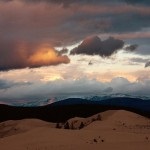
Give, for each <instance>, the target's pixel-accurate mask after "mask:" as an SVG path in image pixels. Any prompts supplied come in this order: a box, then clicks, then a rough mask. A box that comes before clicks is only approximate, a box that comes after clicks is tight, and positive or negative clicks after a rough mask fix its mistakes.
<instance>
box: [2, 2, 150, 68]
mask: <svg viewBox="0 0 150 150" xmlns="http://www.w3.org/2000/svg"><path fill="white" fill-rule="evenodd" d="M146 2H147V1H145V2H144V3H145V4H146ZM125 3H126V4H125ZM131 3H133V2H130V1H124V0H115V1H113V2H112V1H110V0H100V1H98V0H92V1H91V0H80V1H79V0H77V1H73V0H6V1H5V0H3V2H2V0H1V3H0V40H1V42H0V43H1V45H2V46H1V48H0V51H1V52H3V53H5V54H3V55H4V56H5V59H6V60H8V58H9V57H8V56H14V55H11V54H15V56H14V63H15V65H16V66H17V67H15V68H22V67H28V66H29V67H30V65H27V63H26V62H25V61H24V62H23V65H22V63H21V64H20V61H18V62H17V61H16V57H17V55H18V57H17V60H18V59H19V60H21V59H23V58H22V55H20V54H19V53H20V52H19V51H18V50H14V48H11V46H9V45H12V44H11V43H13V40H14V41H18V40H20V41H25V42H27V43H28V41H30V42H31V43H41V41H42V42H43V43H47V44H50V45H51V47H55V46H56V47H58V46H62V45H63V46H68V45H71V44H75V43H77V42H79V41H81V40H82V39H83V38H84V37H87V36H90V35H94V34H100V33H107V34H108V33H109V34H110V35H111V34H113V33H128V32H129V33H131V35H132V32H136V31H140V30H142V29H143V28H148V27H149V26H150V9H149V6H148V5H145V6H143V5H142V6H141V5H128V4H131ZM134 3H135V1H134ZM62 4H63V5H62ZM82 4H83V5H82ZM108 4H109V5H108ZM62 6H69V7H67V8H66V7H62ZM144 36H145V35H144ZM144 36H143V38H144ZM119 39H120V38H119ZM3 41H4V43H3ZM106 42H108V41H106ZM6 43H7V44H6ZM19 43H20V42H19ZM102 43H103V42H102ZM110 44H111V43H110ZM138 44H140V43H138ZM6 45H7V47H9V50H8V48H5V46H6ZM103 45H104V44H103ZM3 47H4V48H5V49H6V50H5V51H6V52H4V49H3ZM16 47H19V46H17V45H16ZM37 47H38V45H37ZM10 49H12V50H10ZM29 49H31V48H29ZM104 49H108V48H107V47H106V46H105V48H104ZM8 51H9V52H10V51H12V52H10V55H9V54H8ZM26 51H27V52H26V53H30V52H29V51H30V50H26ZM34 51H35V48H34ZM113 51H114V52H115V51H116V50H115V48H114V49H111V50H110V51H109V50H107V53H108V54H104V55H103V52H102V54H100V55H103V56H105V55H106V56H109V55H111V53H112V52H113ZM31 52H32V50H31ZM141 53H144V51H141ZM27 56H28V55H27ZM63 57H64V56H63ZM12 59H13V58H12ZM23 60H24V59H23ZM1 62H2V61H1ZM63 62H66V61H62V63H63ZM60 63H61V62H60ZM3 65H5V63H3ZM9 66H11V63H10V64H9ZM12 66H13V64H12ZM37 66H40V65H37ZM0 68H1V70H6V69H7V68H8V69H9V68H13V67H8V66H7V65H6V66H2V65H1V66H0ZM5 68H6V69H5Z"/></svg>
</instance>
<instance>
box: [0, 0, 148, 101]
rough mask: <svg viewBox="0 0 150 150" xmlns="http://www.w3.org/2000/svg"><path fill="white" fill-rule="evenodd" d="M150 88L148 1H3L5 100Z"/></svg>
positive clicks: (0, 49)
mask: <svg viewBox="0 0 150 150" xmlns="http://www.w3.org/2000/svg"><path fill="white" fill-rule="evenodd" d="M149 91H150V1H149V0H142V1H141V0H0V100H8V99H9V100H32V99H34V100H36V99H45V98H50V97H53V96H58V95H70V96H77V95H80V94H85V95H86V94H87V93H88V94H103V93H107V94H111V93H124V94H131V95H143V96H150V92H149Z"/></svg>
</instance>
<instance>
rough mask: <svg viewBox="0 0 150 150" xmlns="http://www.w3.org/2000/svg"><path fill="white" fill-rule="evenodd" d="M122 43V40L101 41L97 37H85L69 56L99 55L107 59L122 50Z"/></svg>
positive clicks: (109, 39)
mask: <svg viewBox="0 0 150 150" xmlns="http://www.w3.org/2000/svg"><path fill="white" fill-rule="evenodd" d="M123 46H124V42H123V41H122V40H118V39H114V38H113V37H109V38H108V39H106V40H104V41H101V39H100V38H99V37H98V36H92V37H87V38H86V39H85V40H83V42H82V43H81V44H80V45H79V46H78V47H76V48H74V49H73V50H72V51H71V53H70V54H72V55H75V54H85V55H100V56H102V57H109V56H111V55H112V54H114V53H116V52H117V51H118V50H119V49H121V48H123Z"/></svg>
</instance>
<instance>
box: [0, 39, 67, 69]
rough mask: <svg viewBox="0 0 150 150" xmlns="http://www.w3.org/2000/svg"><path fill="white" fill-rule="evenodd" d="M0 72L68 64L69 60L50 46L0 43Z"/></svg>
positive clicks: (28, 43) (14, 42) (20, 42)
mask: <svg viewBox="0 0 150 150" xmlns="http://www.w3.org/2000/svg"><path fill="white" fill-rule="evenodd" d="M0 45H1V47H0V53H1V55H0V71H6V70H11V69H20V68H27V67H28V68H36V67H42V66H50V65H58V64H62V63H65V64H67V63H69V62H70V59H69V58H68V57H67V56H66V55H61V54H58V53H59V52H58V51H57V50H55V49H54V48H52V47H50V45H47V44H43V43H32V42H24V41H19V42H18V41H17V42H16V41H10V42H9V41H2V40H1V41H0Z"/></svg>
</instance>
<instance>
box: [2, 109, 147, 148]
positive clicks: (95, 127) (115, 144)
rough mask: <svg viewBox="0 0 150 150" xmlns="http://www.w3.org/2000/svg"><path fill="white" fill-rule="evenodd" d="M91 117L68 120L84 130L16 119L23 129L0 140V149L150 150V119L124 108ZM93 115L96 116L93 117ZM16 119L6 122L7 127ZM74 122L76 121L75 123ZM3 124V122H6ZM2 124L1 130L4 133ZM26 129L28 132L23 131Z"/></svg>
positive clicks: (20, 128)
mask: <svg viewBox="0 0 150 150" xmlns="http://www.w3.org/2000/svg"><path fill="white" fill-rule="evenodd" d="M98 115H101V120H97V121H94V120H95V118H97V115H95V116H92V117H89V118H86V119H85V118H77V117H76V118H73V119H70V120H69V121H68V122H69V123H72V124H73V125H74V126H77V127H78V125H77V124H78V123H77V122H78V120H79V121H81V120H82V122H83V124H84V125H87V124H86V123H87V122H89V121H91V120H93V121H94V122H93V121H91V123H90V124H89V125H87V126H85V127H84V128H83V129H81V130H67V129H56V128H54V126H55V125H54V124H49V123H47V122H43V121H40V120H28V119H27V120H21V121H15V123H14V124H15V127H18V129H19V130H20V132H19V133H18V134H16V133H13V134H10V135H11V136H8V133H9V132H11V133H12V130H13V129H12V130H11V129H10V130H8V133H7V137H4V138H1V139H0V150H84V149H86V150H98V149H103V150H109V149H111V150H113V149H114V150H127V149H128V150H149V148H150V120H149V119H147V118H145V117H142V116H139V115H137V114H135V113H131V112H127V111H124V110H119V111H111V110H110V111H106V112H103V113H100V114H98ZM93 118H94V119H93ZM12 122H14V121H7V122H4V123H5V126H6V127H9V126H10V124H13V123H12ZM74 122H75V123H74ZM4 123H3V124H4ZM1 126H2V123H1V124H0V131H1V132H2V130H3V129H5V128H2V127H1ZM24 129H26V131H23V132H21V131H22V130H24Z"/></svg>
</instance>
